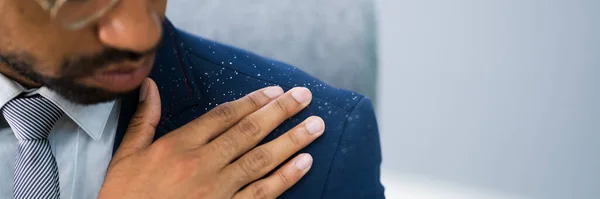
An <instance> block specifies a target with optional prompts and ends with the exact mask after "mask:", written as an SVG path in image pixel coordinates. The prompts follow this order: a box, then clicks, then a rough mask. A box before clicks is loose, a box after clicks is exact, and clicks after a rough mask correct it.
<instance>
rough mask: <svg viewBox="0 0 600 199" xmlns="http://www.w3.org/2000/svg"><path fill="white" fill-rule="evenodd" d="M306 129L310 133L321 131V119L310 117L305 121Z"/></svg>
mask: <svg viewBox="0 0 600 199" xmlns="http://www.w3.org/2000/svg"><path fill="white" fill-rule="evenodd" d="M306 130H308V133H310V134H317V133H320V132H322V131H323V121H322V120H321V119H320V118H312V119H310V120H309V121H308V122H306Z"/></svg>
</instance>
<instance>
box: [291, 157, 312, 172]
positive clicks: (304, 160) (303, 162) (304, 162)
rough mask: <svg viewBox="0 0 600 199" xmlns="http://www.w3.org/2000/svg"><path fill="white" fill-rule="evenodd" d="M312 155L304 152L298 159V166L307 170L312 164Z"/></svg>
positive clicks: (296, 163)
mask: <svg viewBox="0 0 600 199" xmlns="http://www.w3.org/2000/svg"><path fill="white" fill-rule="evenodd" d="M312 160H313V159H312V157H311V156H310V155H309V154H302V155H300V157H298V159H296V162H295V165H296V168H298V169H300V170H306V169H307V168H308V167H309V166H310V165H311V164H312Z"/></svg>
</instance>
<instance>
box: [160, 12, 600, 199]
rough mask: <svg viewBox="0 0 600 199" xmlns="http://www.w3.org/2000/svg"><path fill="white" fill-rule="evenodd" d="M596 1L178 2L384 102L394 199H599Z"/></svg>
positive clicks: (211, 25)
mask: <svg viewBox="0 0 600 199" xmlns="http://www.w3.org/2000/svg"><path fill="white" fill-rule="evenodd" d="M598 8H600V1H598V0H454V1H447V0H327V1H324V0H302V1H299V0H252V1H240V0H218V1H215V0H173V1H170V2H169V11H168V16H169V17H170V19H171V20H172V21H173V22H174V23H175V24H176V25H178V26H179V27H182V28H184V29H186V30H188V31H190V32H193V33H197V34H199V35H201V36H203V37H206V38H210V39H214V40H217V41H220V42H223V43H227V44H232V45H234V46H238V47H241V48H244V49H249V50H251V51H254V52H257V53H259V54H261V55H264V56H268V57H272V58H275V59H278V60H282V61H284V62H287V63H290V64H293V65H295V66H298V67H300V68H302V69H304V70H305V71H307V72H309V73H311V74H313V75H315V76H317V77H319V78H321V79H323V80H325V81H327V82H329V83H331V84H333V85H335V86H338V87H343V88H347V89H351V90H355V91H358V92H360V93H362V94H365V95H367V96H369V97H371V98H372V99H374V101H375V102H376V107H377V115H378V119H379V126H380V130H381V138H382V147H383V156H384V159H383V166H382V169H383V173H382V181H383V182H384V184H385V186H386V195H387V197H388V198H411V199H441V198H459V199H460V198H465V199H487V198H489V199H499V198H516V199H537V198H540V199H565V198H569V199H570V198H576V199H597V198H600V155H599V153H600V104H599V103H600V88H599V85H600V80H598V76H599V75H600V36H599V35H600V12H598Z"/></svg>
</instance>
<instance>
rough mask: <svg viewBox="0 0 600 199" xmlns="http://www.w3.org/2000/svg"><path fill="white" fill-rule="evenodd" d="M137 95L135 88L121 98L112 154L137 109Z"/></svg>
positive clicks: (137, 91)
mask: <svg viewBox="0 0 600 199" xmlns="http://www.w3.org/2000/svg"><path fill="white" fill-rule="evenodd" d="M138 96H139V90H135V91H134V92H131V93H129V94H127V95H126V96H124V97H123V98H122V99H121V112H120V113H119V121H118V122H119V123H118V124H117V133H116V135H115V143H114V145H113V155H114V154H115V152H116V151H117V149H118V148H119V145H120V144H121V141H123V136H125V132H127V127H129V121H130V120H131V118H132V117H133V114H134V113H135V111H136V110H137V106H138V101H139V100H138Z"/></svg>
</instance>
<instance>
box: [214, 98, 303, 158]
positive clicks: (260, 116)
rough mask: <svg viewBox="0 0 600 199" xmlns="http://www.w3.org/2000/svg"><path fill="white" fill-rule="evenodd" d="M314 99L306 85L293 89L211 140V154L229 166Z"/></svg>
mask: <svg viewBox="0 0 600 199" xmlns="http://www.w3.org/2000/svg"><path fill="white" fill-rule="evenodd" d="M311 100H312V94H311V92H310V91H309V90H308V89H306V88H293V89H291V90H290V91H288V92H287V93H285V94H283V95H282V96H280V97H279V98H277V99H276V100H274V101H272V102H270V103H269V104H267V105H266V106H264V107H262V108H261V109H259V110H258V111H256V112H254V113H252V114H250V115H248V116H247V117H245V118H243V119H242V120H240V122H238V123H237V124H236V125H235V126H233V127H232V128H230V129H229V130H227V131H226V132H225V133H224V134H223V135H221V136H220V137H217V138H216V139H215V140H214V141H212V142H210V143H208V145H207V146H206V147H208V150H210V151H216V152H218V153H211V154H216V155H219V156H220V157H217V158H213V159H215V160H218V162H215V163H216V164H217V165H227V164H229V163H230V162H231V161H233V160H234V159H236V158H237V157H239V156H240V155H242V154H244V153H246V152H247V151H248V150H250V149H251V148H254V146H256V144H257V143H258V142H260V141H261V140H262V139H264V137H265V136H266V135H267V134H269V133H270V132H271V131H273V129H275V128H276V127H277V126H279V125H280V124H281V123H282V122H283V121H285V120H286V119H288V118H290V117H291V116H293V115H295V114H297V113H298V112H300V111H301V110H302V109H304V108H305V107H306V106H307V105H308V104H309V103H310V101H311Z"/></svg>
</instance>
